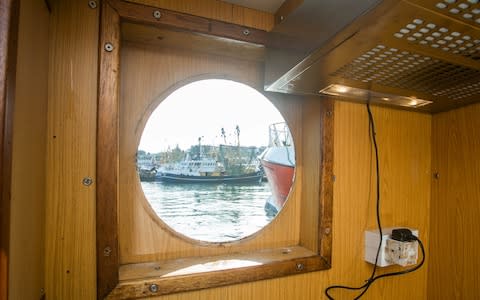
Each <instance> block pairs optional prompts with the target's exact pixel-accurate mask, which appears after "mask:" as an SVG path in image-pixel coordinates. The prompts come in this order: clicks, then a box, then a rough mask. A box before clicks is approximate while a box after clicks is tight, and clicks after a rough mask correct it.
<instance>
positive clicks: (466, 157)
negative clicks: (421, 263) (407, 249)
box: [428, 104, 480, 300]
mask: <svg viewBox="0 0 480 300" xmlns="http://www.w3.org/2000/svg"><path fill="white" fill-rule="evenodd" d="M432 130H433V131H432V134H433V143H432V146H433V161H432V169H433V170H434V172H436V173H437V174H438V178H437V176H435V177H436V179H433V184H432V201H431V210H430V215H431V235H430V247H431V251H430V253H431V254H430V255H431V258H430V268H429V276H428V296H429V299H432V300H437V299H479V298H480V272H479V269H480V257H479V255H478V253H479V249H478V248H479V244H480V243H479V241H478V238H477V233H478V229H479V228H480V104H475V105H471V106H467V107H464V108H460V109H456V110H453V111H449V112H445V113H440V114H437V115H435V116H433V126H432Z"/></svg>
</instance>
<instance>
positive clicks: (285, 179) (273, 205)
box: [259, 123, 295, 214]
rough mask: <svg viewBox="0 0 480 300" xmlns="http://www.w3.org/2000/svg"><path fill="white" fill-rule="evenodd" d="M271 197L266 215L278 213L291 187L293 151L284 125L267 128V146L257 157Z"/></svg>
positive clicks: (267, 204)
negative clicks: (269, 188)
mask: <svg viewBox="0 0 480 300" xmlns="http://www.w3.org/2000/svg"><path fill="white" fill-rule="evenodd" d="M259 159H260V162H261V164H262V166H263V169H264V172H265V175H266V177H267V180H268V182H269V184H270V187H271V190H272V196H271V197H270V198H269V199H268V200H267V202H266V204H265V210H266V211H267V212H268V213H272V214H276V213H278V212H279V211H280V210H281V209H282V207H283V205H284V204H285V201H286V199H287V196H288V193H289V192H290V189H291V187H292V183H293V177H294V171H295V150H294V147H293V141H292V138H291V135H290V131H289V130H288V126H287V124H286V123H275V124H272V125H270V127H269V146H268V147H267V148H266V149H265V151H264V152H263V153H262V154H261V155H260V156H259Z"/></svg>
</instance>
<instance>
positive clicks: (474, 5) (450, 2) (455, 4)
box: [435, 0, 480, 24]
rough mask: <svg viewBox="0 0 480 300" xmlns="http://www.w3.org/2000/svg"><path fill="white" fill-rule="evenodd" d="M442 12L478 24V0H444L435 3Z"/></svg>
mask: <svg viewBox="0 0 480 300" xmlns="http://www.w3.org/2000/svg"><path fill="white" fill-rule="evenodd" d="M435 7H436V8H437V10H440V11H442V13H444V14H447V15H450V16H452V17H455V18H457V19H461V20H462V21H464V22H471V23H477V24H480V4H479V0H463V1H457V0H444V1H438V2H437V3H436V4H435Z"/></svg>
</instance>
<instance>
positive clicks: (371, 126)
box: [325, 95, 425, 300]
mask: <svg viewBox="0 0 480 300" xmlns="http://www.w3.org/2000/svg"><path fill="white" fill-rule="evenodd" d="M369 96H370V95H369ZM369 98H370V97H369ZM367 112H368V122H369V132H370V134H371V137H372V141H373V146H374V149H375V166H376V170H375V172H376V175H377V178H376V190H377V197H376V203H377V205H376V215H377V226H378V231H379V236H380V242H379V244H378V248H377V254H376V256H375V264H374V265H373V270H372V274H371V275H370V277H369V278H368V279H367V281H366V282H365V283H364V284H363V285H362V286H359V287H351V286H344V285H332V286H329V287H328V288H326V289H325V295H326V296H327V298H328V299H330V300H334V299H333V297H332V296H330V294H329V293H328V291H330V290H332V289H346V290H363V291H362V292H361V293H360V294H359V295H358V296H356V297H355V298H354V300H358V299H360V298H361V297H362V296H363V295H364V294H365V293H366V292H367V290H368V288H370V286H371V285H372V284H373V283H374V282H375V281H376V280H378V279H380V278H384V277H390V276H396V275H402V274H407V273H410V272H413V271H415V270H417V269H419V268H420V267H421V266H422V265H423V263H424V262H425V249H424V247H423V244H422V241H420V239H418V238H417V237H415V236H413V235H412V236H411V239H413V240H416V241H417V242H418V244H419V245H420V248H421V250H422V261H421V262H420V263H419V264H418V265H416V266H415V267H413V268H411V269H407V270H404V271H399V272H391V273H385V274H382V275H378V276H375V273H376V272H377V262H378V257H379V255H380V250H381V245H382V239H383V232H382V224H381V220H380V166H379V159H378V145H377V137H376V131H375V121H374V119H373V114H372V111H371V109H370V99H368V101H367Z"/></svg>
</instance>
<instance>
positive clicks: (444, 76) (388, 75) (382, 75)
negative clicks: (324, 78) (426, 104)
mask: <svg viewBox="0 0 480 300" xmlns="http://www.w3.org/2000/svg"><path fill="white" fill-rule="evenodd" d="M331 76H337V77H342V78H345V79H350V80H356V81H362V82H364V83H370V82H373V83H377V84H381V85H385V86H391V87H397V88H402V89H408V90H415V91H420V92H422V93H426V94H430V95H433V96H443V97H448V98H450V99H454V100H457V99H462V98H465V97H469V96H472V95H474V94H476V93H479V92H480V84H479V83H478V81H477V80H476V79H477V78H480V71H478V70H475V69H471V68H466V67H462V66H458V65H453V64H450V63H447V62H444V61H440V60H438V59H433V58H431V57H429V56H424V55H420V54H417V53H412V52H409V51H400V50H398V49H396V48H388V47H386V46H385V45H377V46H376V47H374V48H372V49H370V51H367V52H365V53H364V54H362V55H361V56H359V57H357V58H355V59H354V60H353V61H352V62H350V63H348V64H346V65H344V66H343V67H341V68H340V69H339V70H337V71H336V72H334V73H333V74H331Z"/></svg>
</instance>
